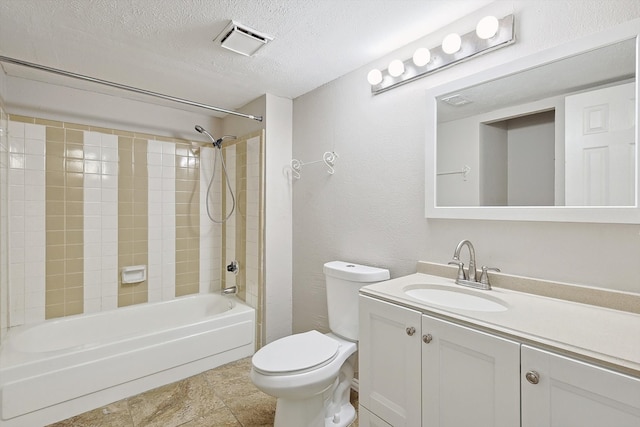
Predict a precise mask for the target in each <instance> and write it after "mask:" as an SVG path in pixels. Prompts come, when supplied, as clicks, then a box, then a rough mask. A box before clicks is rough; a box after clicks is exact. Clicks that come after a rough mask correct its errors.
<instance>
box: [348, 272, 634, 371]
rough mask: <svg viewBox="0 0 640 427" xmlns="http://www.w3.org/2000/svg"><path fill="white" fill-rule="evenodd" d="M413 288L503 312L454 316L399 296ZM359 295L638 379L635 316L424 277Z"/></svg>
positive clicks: (375, 286) (405, 279) (368, 288)
mask: <svg viewBox="0 0 640 427" xmlns="http://www.w3.org/2000/svg"><path fill="white" fill-rule="evenodd" d="M418 284H426V285H439V286H445V287H451V288H453V289H456V290H462V291H463V292H466V293H469V294H476V295H480V296H485V297H489V298H497V299H499V300H500V301H502V302H503V303H504V304H506V305H507V307H508V309H507V310H505V311H498V312H484V311H470V310H459V309H454V308H448V307H442V306H437V305H433V304H429V303H427V302H424V301H422V300H418V299H414V298H412V297H410V296H408V295H406V294H405V293H404V292H403V289H404V288H405V287H407V286H411V285H418ZM360 293H361V294H362V295H367V296H372V297H376V298H381V299H384V300H387V301H390V302H395V303H398V304H400V305H403V306H405V307H409V308H413V309H416V310H418V311H421V312H423V313H425V314H432V315H436V316H438V317H441V318H445V319H450V320H454V321H458V322H462V323H466V324H472V325H475V326H477V327H479V328H480V329H482V330H486V331H490V332H494V333H497V334H499V335H502V336H506V337H510V338H513V339H515V340H516V341H520V342H523V343H530V344H534V345H538V346H539V347H542V348H546V349H550V350H556V351H557V352H559V353H563V354H567V355H570V356H574V357H575V356H578V357H581V358H583V359H585V360H586V361H590V362H595V363H598V364H600V365H603V366H606V367H609V368H613V369H615V370H618V371H621V372H624V373H628V374H631V375H634V376H640V315H639V314H634V313H629V312H626V311H619V310H613V309H609V308H603V307H598V306H593V305H588V304H581V303H575V302H570V301H565V300H560V299H555V298H549V297H543V296H538V295H533V294H527V293H523V292H516V291H511V290H507V289H503V288H496V287H494V288H493V289H491V290H488V291H482V290H475V289H471V288H467V287H463V286H460V285H456V284H455V282H454V280H452V279H447V278H444V277H439V276H432V275H429V274H423V273H415V274H411V275H408V276H404V277H400V278H397V279H392V280H388V281H385V282H380V283H376V284H373V285H369V286H365V287H363V288H361V289H360Z"/></svg>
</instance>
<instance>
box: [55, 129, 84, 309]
mask: <svg viewBox="0 0 640 427" xmlns="http://www.w3.org/2000/svg"><path fill="white" fill-rule="evenodd" d="M83 142H84V134H83V132H82V131H81V130H78V129H73V128H69V127H67V128H65V127H64V124H63V123H61V122H48V123H47V127H46V164H45V169H46V174H45V179H46V181H45V182H46V184H45V189H46V207H45V209H46V213H47V215H46V230H47V231H46V233H47V234H46V264H45V272H46V276H45V279H46V280H45V286H46V295H45V297H46V298H45V318H47V319H49V318H52V317H61V316H68V315H72V314H80V313H82V312H83V300H84V293H83V290H84V288H83V284H84V263H83V244H84V239H83V228H84V210H83V206H84V197H83V180H84V166H85V164H84V149H83Z"/></svg>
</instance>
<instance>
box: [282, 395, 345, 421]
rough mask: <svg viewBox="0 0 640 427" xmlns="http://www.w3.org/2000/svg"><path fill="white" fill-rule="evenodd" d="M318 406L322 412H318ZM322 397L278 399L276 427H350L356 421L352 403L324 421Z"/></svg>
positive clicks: (343, 406)
mask: <svg viewBox="0 0 640 427" xmlns="http://www.w3.org/2000/svg"><path fill="white" fill-rule="evenodd" d="M318 405H319V406H320V410H318ZM322 407H323V399H322V395H318V396H315V397H314V398H311V399H308V400H306V401H305V402H304V403H302V402H301V401H299V400H289V399H278V401H277V403H276V418H275V421H274V423H273V425H274V427H300V426H308V427H348V426H350V425H351V423H353V421H355V419H356V410H355V408H354V407H353V405H351V403H346V404H344V405H342V406H341V407H340V411H339V412H337V413H335V414H333V415H331V416H328V417H326V418H324V419H323V415H325V414H324V413H323V411H322Z"/></svg>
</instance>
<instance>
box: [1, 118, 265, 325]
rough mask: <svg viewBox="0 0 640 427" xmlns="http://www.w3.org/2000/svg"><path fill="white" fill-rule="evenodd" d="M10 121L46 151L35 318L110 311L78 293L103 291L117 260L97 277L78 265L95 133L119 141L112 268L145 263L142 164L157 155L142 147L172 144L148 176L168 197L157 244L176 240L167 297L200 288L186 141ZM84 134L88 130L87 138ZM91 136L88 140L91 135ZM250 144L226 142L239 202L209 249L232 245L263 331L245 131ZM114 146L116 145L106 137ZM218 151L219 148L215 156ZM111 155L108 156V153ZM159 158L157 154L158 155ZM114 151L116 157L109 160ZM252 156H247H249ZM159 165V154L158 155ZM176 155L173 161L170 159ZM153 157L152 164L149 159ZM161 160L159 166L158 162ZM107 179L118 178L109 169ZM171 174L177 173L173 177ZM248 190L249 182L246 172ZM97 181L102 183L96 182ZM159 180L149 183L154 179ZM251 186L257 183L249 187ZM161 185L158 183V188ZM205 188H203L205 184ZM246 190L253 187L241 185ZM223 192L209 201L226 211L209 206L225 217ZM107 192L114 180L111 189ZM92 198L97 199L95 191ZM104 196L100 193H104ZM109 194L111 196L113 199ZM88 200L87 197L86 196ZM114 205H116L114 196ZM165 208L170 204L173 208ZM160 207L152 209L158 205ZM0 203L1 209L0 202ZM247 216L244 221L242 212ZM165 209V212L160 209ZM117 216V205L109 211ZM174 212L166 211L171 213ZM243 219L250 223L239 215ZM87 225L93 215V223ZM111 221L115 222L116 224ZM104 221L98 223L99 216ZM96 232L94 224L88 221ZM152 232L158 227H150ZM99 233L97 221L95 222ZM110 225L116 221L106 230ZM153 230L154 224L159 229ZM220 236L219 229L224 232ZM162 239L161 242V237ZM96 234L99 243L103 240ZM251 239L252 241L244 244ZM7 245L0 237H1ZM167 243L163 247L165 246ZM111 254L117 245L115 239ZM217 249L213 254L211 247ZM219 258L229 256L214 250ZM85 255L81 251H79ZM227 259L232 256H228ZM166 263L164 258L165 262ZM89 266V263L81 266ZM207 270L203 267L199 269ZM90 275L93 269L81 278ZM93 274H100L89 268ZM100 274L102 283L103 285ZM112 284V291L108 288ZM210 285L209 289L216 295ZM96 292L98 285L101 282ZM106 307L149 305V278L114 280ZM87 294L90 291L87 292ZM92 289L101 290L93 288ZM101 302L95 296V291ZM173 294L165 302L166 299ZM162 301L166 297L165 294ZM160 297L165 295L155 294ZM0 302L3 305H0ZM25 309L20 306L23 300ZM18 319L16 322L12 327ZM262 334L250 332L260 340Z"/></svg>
mask: <svg viewBox="0 0 640 427" xmlns="http://www.w3.org/2000/svg"><path fill="white" fill-rule="evenodd" d="M10 120H12V121H17V122H24V123H32V124H37V125H42V126H45V127H46V147H45V150H46V154H45V164H44V170H45V172H44V176H45V203H46V209H45V213H44V217H45V227H44V231H43V233H44V234H45V235H46V238H45V241H46V243H45V248H44V249H45V258H46V259H45V260H44V265H45V286H44V287H45V289H44V294H45V295H44V299H45V303H44V312H45V313H44V315H43V316H42V317H43V318H54V317H60V316H66V315H70V314H79V313H83V312H87V310H89V311H96V310H99V309H106V308H110V304H106V306H107V307H106V308H105V304H103V305H102V308H100V305H99V304H96V305H95V306H92V307H90V308H88V307H84V305H86V304H87V303H86V301H87V300H86V298H85V297H89V298H91V295H90V294H86V295H85V293H86V292H87V290H88V289H89V288H88V287H87V286H88V285H87V283H91V282H92V281H100V282H101V283H102V286H103V288H102V289H103V291H102V292H104V286H105V280H106V282H107V285H106V286H107V287H108V286H111V285H108V283H110V281H111V279H110V278H111V277H112V276H111V275H113V276H115V275H116V271H115V256H116V254H115V253H114V254H113V255H114V269H113V272H110V273H109V274H108V275H106V276H105V271H104V270H103V271H102V276H103V277H102V278H99V277H87V275H89V276H92V275H93V274H94V271H93V270H91V268H89V269H88V270H87V269H85V268H84V264H85V259H84V258H83V256H86V253H85V252H84V251H83V249H86V247H85V246H86V245H87V244H90V243H85V241H84V240H83V230H84V229H85V228H86V224H85V222H86V221H87V218H88V217H87V216H86V215H85V212H84V210H83V209H84V208H83V206H86V205H85V202H86V201H85V200H84V199H83V197H85V196H84V194H86V193H83V185H84V184H83V183H84V182H85V178H86V176H87V174H90V173H96V170H95V169H96V168H97V170H98V173H99V170H100V169H99V168H100V164H99V162H98V163H96V160H95V159H94V158H92V157H91V156H89V155H88V154H87V155H85V152H86V150H87V149H86V148H85V145H84V137H85V131H89V132H97V133H101V134H109V135H114V136H117V155H118V164H117V264H118V272H119V271H120V270H121V269H122V268H123V267H125V266H131V265H148V264H149V263H150V259H149V242H150V236H149V217H150V216H149V214H150V212H149V209H150V206H151V204H150V203H149V193H150V191H151V192H152V191H153V189H151V188H150V186H149V173H150V168H151V166H148V164H147V163H148V159H149V158H150V157H148V156H153V155H156V156H158V155H160V154H158V153H150V152H149V150H148V146H149V142H150V141H152V140H153V141H155V142H154V143H155V144H157V143H158V141H162V144H166V143H167V142H168V143H171V144H175V157H173V148H171V153H170V156H168V157H166V158H167V159H170V160H171V162H172V163H171V165H167V164H165V163H162V165H161V166H160V165H158V164H157V163H156V164H154V168H156V169H155V170H156V171H158V170H160V169H162V177H161V178H162V180H163V183H164V182H166V181H164V180H167V179H168V180H170V181H169V182H170V184H171V185H170V186H169V187H168V188H171V189H170V190H165V189H164V188H163V191H165V192H166V191H170V192H171V200H173V195H174V192H175V236H173V233H165V232H166V228H165V229H163V230H164V231H163V237H162V238H163V239H167V238H170V239H174V240H172V242H173V241H174V242H175V296H181V295H186V294H192V293H197V292H199V291H207V290H206V288H203V286H202V284H200V276H199V272H200V270H201V266H200V263H201V262H202V263H205V262H207V261H208V260H206V259H204V260H202V259H201V258H200V243H201V242H200V234H201V233H202V231H201V229H202V228H201V221H209V220H208V218H207V217H206V215H205V216H202V218H201V213H200V210H201V208H200V203H201V201H200V185H201V184H200V179H201V177H200V175H201V174H200V159H199V156H198V151H197V150H195V151H194V150H192V146H191V143H190V142H188V141H183V140H176V139H171V138H163V137H158V136H154V135H146V134H138V133H131V132H123V131H119V130H114V129H106V128H97V127H93V126H85V125H79V124H73V123H66V122H57V121H50V120H43V119H38V118H32V117H24V116H15V115H12V116H11V117H10ZM87 135H89V134H87ZM93 135H94V134H93V133H91V137H93ZM253 137H254V139H253V140H252V141H253V142H252V144H253V145H252V146H251V150H252V151H251V152H252V154H251V156H248V149H247V147H248V145H247V139H239V140H238V141H237V142H231V145H232V146H233V147H234V148H233V149H234V151H235V154H234V159H233V165H232V167H231V169H232V172H231V173H232V176H233V179H232V180H233V186H234V187H235V188H234V192H236V194H237V197H238V201H237V204H238V205H237V207H236V212H235V213H234V215H233V216H232V221H230V223H231V224H233V228H231V229H229V230H227V229H226V227H223V228H222V233H221V235H223V236H224V238H223V239H222V241H221V242H214V245H223V244H224V243H225V240H226V241H227V242H228V243H229V244H230V245H231V250H232V252H231V253H232V255H231V257H232V258H235V259H238V261H239V262H240V265H241V270H240V273H239V274H238V276H237V277H234V280H233V282H234V283H236V281H237V283H238V284H240V295H239V296H240V297H241V298H242V299H245V300H247V302H248V303H249V304H250V305H252V306H253V307H255V308H257V309H258V315H257V318H258V324H259V325H261V319H262V308H261V306H260V301H262V297H261V295H262V287H263V284H262V277H263V275H262V272H261V271H259V269H261V268H262V258H263V257H262V235H263V234H264V230H263V229H262V224H263V223H264V221H263V219H262V215H263V212H264V208H263V199H262V195H261V194H259V192H260V191H262V188H263V183H262V173H263V160H262V158H263V154H264V153H263V148H262V144H263V139H264V137H263V135H262V133H260V134H259V135H257V136H256V135H253ZM114 144H115V140H114ZM113 150H115V146H114V148H113ZM224 151H225V150H224V149H223V152H224ZM114 153H115V151H114ZM165 154H166V153H164V152H163V153H162V156H164V155H165ZM114 155H115V154H114ZM249 157H251V159H249ZM162 158H163V159H164V158H165V157H162ZM173 159H175V160H173ZM155 161H156V162H157V161H159V158H158V157H156V158H155ZM163 161H164V160H163ZM166 169H168V170H170V172H171V173H170V174H168V175H167V176H165V174H164V172H165V170H166ZM113 173H114V174H115V173H116V172H113ZM172 174H175V176H173V175H172ZM249 175H250V176H251V177H250V180H251V182H252V183H253V184H248V183H249V180H248V176H249ZM103 178H104V177H103ZM156 182H157V179H156ZM256 183H257V184H256ZM163 185H164V184H163ZM203 185H207V183H204V184H203ZM249 187H251V188H249ZM220 188H222V189H223V191H222V194H225V197H226V198H224V197H223V198H222V200H221V198H220V197H218V199H217V200H214V203H218V204H220V203H223V204H224V205H223V206H222V207H220V205H218V207H216V212H219V211H223V212H227V211H226V210H225V209H226V208H227V207H229V205H228V203H230V199H228V195H226V183H225V182H224V181H223V182H221V183H220ZM114 191H116V190H115V184H114ZM94 194H95V193H94ZM103 194H104V193H103ZM114 194H115V193H114ZM87 200H88V199H87ZM113 200H114V204H115V203H116V202H115V199H113ZM171 203H173V202H171ZM158 205H159V204H154V208H155V209H157V207H158ZM0 207H1V206H0ZM161 207H162V210H163V214H165V213H166V212H165V211H167V209H166V206H165V204H164V203H163V204H162V206H161ZM248 210H249V211H251V214H250V215H249V216H247V211H248ZM168 211H169V212H171V209H169V210H168ZM113 215H115V206H114V213H113ZM171 215H173V214H171ZM248 217H250V219H249V222H247V218H248ZM93 219H95V218H93ZM113 219H114V221H112V222H113V223H114V224H115V218H113ZM103 221H104V217H103ZM94 226H95V224H94ZM156 226H157V224H156ZM98 227H99V225H98ZM114 227H115V225H114ZM157 229H158V228H157V227H156V228H154V230H157ZM225 230H227V231H225ZM165 234H166V235H168V236H170V237H166V235H165ZM105 237H108V236H105V235H104V234H103V235H102V239H105ZM247 239H249V240H250V242H247V241H246V240H247ZM5 240H6V239H5ZM173 244H174V243H171V246H173ZM113 245H114V249H113V251H115V242H114V243H113ZM214 252H215V250H214ZM222 253H223V254H225V253H227V252H226V251H225V250H222ZM83 254H84V255H83ZM222 258H223V259H222V263H223V264H225V266H226V263H227V262H226V261H227V258H228V257H227V256H225V255H223V257H222ZM229 261H230V260H229ZM163 262H164V258H163ZM88 265H89V264H87V266H88ZM203 265H205V264H203ZM87 271H91V273H87ZM95 274H96V275H99V274H100V271H96V272H95ZM228 274H229V273H227V272H226V268H223V269H222V273H221V277H220V278H217V277H214V278H212V279H211V280H212V281H216V282H217V281H223V280H224V279H225V277H227V278H228V277H229V276H227V275H228ZM105 277H106V279H105ZM116 287H117V293H116V289H115V288H116ZM215 288H216V286H215V285H214V286H212V287H211V289H215ZM95 289H99V286H98V287H97V288H95ZM111 289H113V291H114V294H113V295H114V296H113V297H112V298H113V304H114V305H113V307H115V298H116V296H115V295H116V294H117V306H119V307H121V306H127V305H131V304H138V303H144V302H147V301H149V277H148V278H147V280H146V281H143V282H141V283H136V284H122V283H121V279H120V275H119V274H118V277H117V278H116V277H113V288H111ZM92 292H93V291H92ZM96 292H99V291H96ZM98 297H99V295H98ZM170 297H171V296H170ZM170 297H169V298H170ZM163 299H166V297H165V296H164V294H163ZM0 302H1V301H0ZM26 305H27V306H28V304H26ZM18 323H19V322H18ZM260 335H261V334H258V336H260Z"/></svg>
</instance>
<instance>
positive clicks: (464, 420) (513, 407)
mask: <svg viewBox="0 0 640 427" xmlns="http://www.w3.org/2000/svg"><path fill="white" fill-rule="evenodd" d="M421 341H422V426H423V427H432V426H433V427H459V426H486V427H513V426H517V425H518V424H519V423H520V379H519V376H520V375H519V374H520V345H519V344H518V343H516V342H514V341H510V340H506V339H503V338H500V337H496V336H494V335H490V334H486V333H484V332H480V331H476V330H473V329H470V328H467V327H464V326H460V325H456V324H454V323H450V322H447V321H444V320H440V319H436V318H433V317H429V316H422V336H421Z"/></svg>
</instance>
